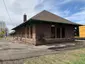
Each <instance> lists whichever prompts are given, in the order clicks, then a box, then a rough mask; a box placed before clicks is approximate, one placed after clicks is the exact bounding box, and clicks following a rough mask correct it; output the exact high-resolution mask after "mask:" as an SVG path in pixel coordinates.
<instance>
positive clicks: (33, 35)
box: [32, 25, 36, 39]
mask: <svg viewBox="0 0 85 64" xmlns="http://www.w3.org/2000/svg"><path fill="white" fill-rule="evenodd" d="M32 30H33V34H32V37H33V39H36V28H35V25H33V29H32Z"/></svg>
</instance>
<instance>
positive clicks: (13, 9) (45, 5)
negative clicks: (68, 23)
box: [0, 0, 85, 29]
mask: <svg viewBox="0 0 85 64" xmlns="http://www.w3.org/2000/svg"><path fill="white" fill-rule="evenodd" d="M4 1H5V3H6V6H7V8H8V11H9V14H10V17H11V20H12V22H11V21H10V20H9V17H8V15H7V12H6V10H5V7H4V4H3V0H0V20H3V21H5V22H6V24H7V27H8V28H9V29H11V28H13V27H14V26H17V25H19V24H20V23H22V22H23V14H24V13H26V14H27V15H28V18H30V17H32V16H33V15H35V14H36V13H38V12H39V11H41V10H44V9H45V10H49V11H51V12H53V13H55V14H57V15H59V16H62V17H65V16H68V14H69V13H70V12H71V11H70V10H68V9H66V10H65V11H63V12H62V11H60V10H58V8H60V5H63V4H66V3H69V2H71V1H81V2H85V0H4ZM84 16H85V11H81V12H79V13H75V14H73V15H72V16H69V17H67V18H68V19H70V20H72V21H77V20H78V22H80V21H81V23H84V20H85V19H84V18H85V17H84ZM75 19H76V20H75Z"/></svg>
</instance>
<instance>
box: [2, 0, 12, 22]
mask: <svg viewBox="0 0 85 64" xmlns="http://www.w3.org/2000/svg"><path fill="white" fill-rule="evenodd" d="M3 3H4V6H5V9H6V12H7V14H8V16H9V20H10V21H11V22H12V20H11V17H10V14H9V12H8V9H7V6H6V4H5V1H4V0H3Z"/></svg>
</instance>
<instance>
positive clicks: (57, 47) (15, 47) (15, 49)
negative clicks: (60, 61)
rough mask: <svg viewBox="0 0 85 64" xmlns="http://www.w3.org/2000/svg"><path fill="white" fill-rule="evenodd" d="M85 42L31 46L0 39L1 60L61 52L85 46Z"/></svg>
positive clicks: (21, 58)
mask: <svg viewBox="0 0 85 64" xmlns="http://www.w3.org/2000/svg"><path fill="white" fill-rule="evenodd" d="M84 43H85V41H78V42H77V43H75V42H73V43H72V42H71V43H62V44H52V45H42V46H33V45H30V46H29V45H26V44H19V43H11V42H9V41H6V40H0V61H6V62H7V61H13V60H14V61H15V60H23V59H27V58H30V57H35V56H40V55H45V54H52V53H60V52H62V51H63V50H70V49H76V48H80V47H85V44H84ZM15 62H16V61H15ZM20 62H22V61H20ZM6 64H9V63H6ZM11 64H14V63H11ZM15 64H16V63H15ZM17 64H19V63H17ZM20 64H21V63H20Z"/></svg>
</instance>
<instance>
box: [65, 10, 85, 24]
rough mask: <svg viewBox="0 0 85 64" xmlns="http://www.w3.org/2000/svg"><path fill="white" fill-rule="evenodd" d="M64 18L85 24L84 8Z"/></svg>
mask: <svg viewBox="0 0 85 64" xmlns="http://www.w3.org/2000/svg"><path fill="white" fill-rule="evenodd" d="M66 19H69V20H71V21H74V22H77V23H80V24H85V10H82V11H80V12H77V13H74V14H72V15H71V16H69V17H66Z"/></svg>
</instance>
